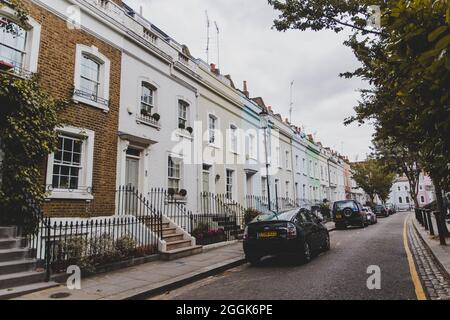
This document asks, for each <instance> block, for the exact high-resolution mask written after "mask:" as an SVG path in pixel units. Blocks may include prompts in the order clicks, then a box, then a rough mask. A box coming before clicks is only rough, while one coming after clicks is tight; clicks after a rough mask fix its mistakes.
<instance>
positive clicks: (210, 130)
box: [208, 114, 217, 144]
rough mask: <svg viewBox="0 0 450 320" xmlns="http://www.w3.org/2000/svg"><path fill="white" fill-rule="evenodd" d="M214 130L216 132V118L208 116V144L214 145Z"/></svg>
mask: <svg viewBox="0 0 450 320" xmlns="http://www.w3.org/2000/svg"><path fill="white" fill-rule="evenodd" d="M216 130H217V117H216V116H214V115H212V114H210V115H209V117H208V134H209V143H210V144H215V143H216Z"/></svg>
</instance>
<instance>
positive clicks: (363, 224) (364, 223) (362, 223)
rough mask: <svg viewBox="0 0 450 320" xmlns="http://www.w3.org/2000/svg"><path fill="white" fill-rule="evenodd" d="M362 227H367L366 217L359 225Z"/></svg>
mask: <svg viewBox="0 0 450 320" xmlns="http://www.w3.org/2000/svg"><path fill="white" fill-rule="evenodd" d="M359 226H360V227H361V228H362V229H364V228H365V227H366V222H365V221H364V219H362V220H361V223H360V225H359Z"/></svg>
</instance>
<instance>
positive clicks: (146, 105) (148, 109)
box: [140, 81, 156, 116]
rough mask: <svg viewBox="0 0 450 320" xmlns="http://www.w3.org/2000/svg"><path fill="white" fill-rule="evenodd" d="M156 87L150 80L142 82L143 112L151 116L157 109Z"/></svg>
mask: <svg viewBox="0 0 450 320" xmlns="http://www.w3.org/2000/svg"><path fill="white" fill-rule="evenodd" d="M155 93H156V90H155V87H153V86H152V85H151V84H150V83H148V82H145V81H144V82H142V83H141V105H140V108H141V110H140V111H141V114H142V115H144V116H151V115H152V114H153V112H154V109H155Z"/></svg>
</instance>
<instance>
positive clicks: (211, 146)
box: [208, 143, 220, 149]
mask: <svg viewBox="0 0 450 320" xmlns="http://www.w3.org/2000/svg"><path fill="white" fill-rule="evenodd" d="M208 147H210V148H213V149H220V147H219V146H218V145H217V144H214V143H208Z"/></svg>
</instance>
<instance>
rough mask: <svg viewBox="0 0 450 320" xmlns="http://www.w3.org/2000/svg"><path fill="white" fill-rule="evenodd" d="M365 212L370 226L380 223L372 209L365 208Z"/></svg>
mask: <svg viewBox="0 0 450 320" xmlns="http://www.w3.org/2000/svg"><path fill="white" fill-rule="evenodd" d="M363 211H364V212H365V213H366V215H367V222H368V223H369V224H377V223H378V218H377V215H376V214H375V213H373V211H372V209H370V207H363Z"/></svg>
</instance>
